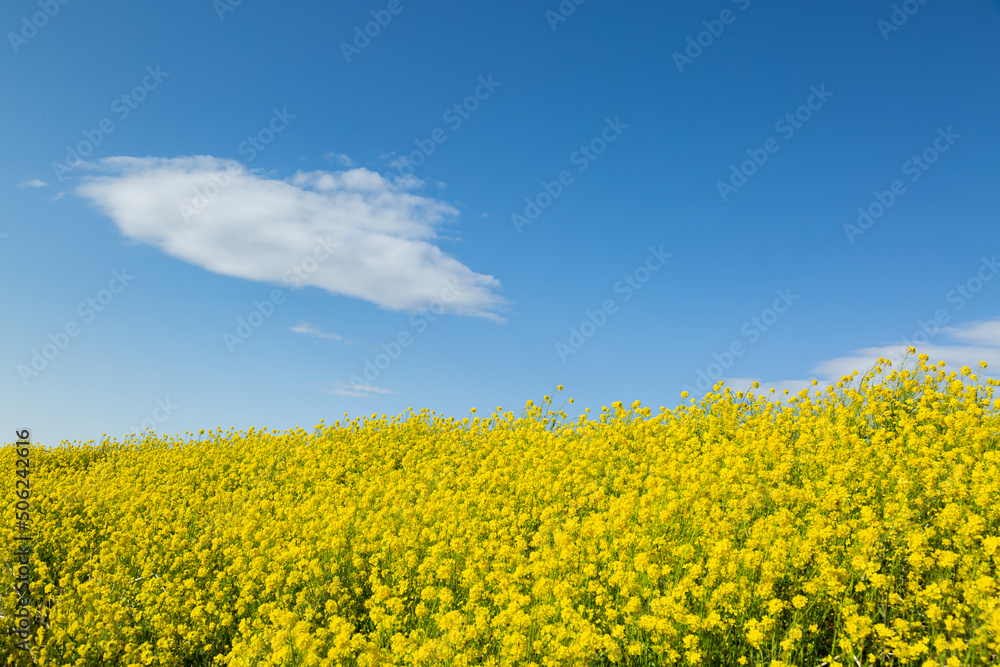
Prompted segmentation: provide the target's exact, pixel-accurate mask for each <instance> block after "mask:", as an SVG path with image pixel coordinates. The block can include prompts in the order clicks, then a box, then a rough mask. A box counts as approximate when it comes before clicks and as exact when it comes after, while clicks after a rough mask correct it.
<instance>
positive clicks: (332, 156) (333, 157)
mask: <svg viewBox="0 0 1000 667" xmlns="http://www.w3.org/2000/svg"><path fill="white" fill-rule="evenodd" d="M323 159H324V160H326V161H327V162H329V163H330V164H333V163H334V162H336V163H337V164H339V165H340V166H341V167H353V166H354V160H352V159H351V158H350V157H348V156H347V155H344V154H343V153H334V152H333V151H330V152H329V153H327V154H326V155H324V156H323Z"/></svg>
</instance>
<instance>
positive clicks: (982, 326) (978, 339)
mask: <svg viewBox="0 0 1000 667" xmlns="http://www.w3.org/2000/svg"><path fill="white" fill-rule="evenodd" d="M943 331H944V333H945V334H947V335H949V336H950V337H952V338H954V339H955V340H957V341H960V342H962V343H969V344H972V345H984V346H986V347H1000V319H996V320H986V321H979V322H969V323H968V324H965V325H963V326H960V327H947V328H945V329H944V330H943ZM984 361H985V360H984ZM987 363H989V362H987Z"/></svg>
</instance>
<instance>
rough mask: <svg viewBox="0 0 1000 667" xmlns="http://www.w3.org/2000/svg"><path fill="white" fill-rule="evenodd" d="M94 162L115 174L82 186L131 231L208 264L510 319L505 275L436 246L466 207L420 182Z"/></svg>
mask: <svg viewBox="0 0 1000 667" xmlns="http://www.w3.org/2000/svg"><path fill="white" fill-rule="evenodd" d="M88 166H89V167H90V168H91V169H96V170H97V171H98V172H103V173H104V174H106V175H99V176H94V177H92V178H90V179H89V180H88V181H87V182H85V183H84V184H82V185H80V186H79V187H78V188H77V189H76V192H77V194H79V195H81V196H83V197H86V198H87V199H90V200H91V201H93V202H94V203H95V204H96V205H97V206H98V207H100V208H101V209H102V210H103V211H104V212H105V213H106V214H107V215H108V216H109V217H110V218H111V219H112V220H113V221H114V222H115V224H116V225H117V226H118V229H119V230H120V231H121V232H122V234H124V235H125V236H126V237H128V238H130V239H133V240H137V241H140V242H143V243H146V244H148V245H152V246H156V247H158V248H160V249H161V250H163V252H165V253H167V254H168V255H171V256H172V257H176V258H178V259H182V260H184V261H186V262H189V263H191V264H194V265H196V266H200V267H202V268H205V269H207V270H209V271H213V272H215V273H219V274H222V275H226V276H234V277H238V278H246V279H250V280H258V281H262V282H272V283H274V282H278V281H281V282H283V283H285V284H287V285H289V286H295V287H297V286H300V285H311V286H314V287H320V288H322V289H325V290H327V291H329V292H331V293H334V294H341V295H345V296H352V297H356V298H359V299H365V300H368V301H371V302H373V303H376V304H378V305H379V306H381V307H383V308H386V309H389V310H405V311H409V312H415V311H418V310H420V309H422V308H426V307H429V306H430V305H431V303H434V302H436V303H439V304H441V305H440V306H438V308H439V309H440V308H443V309H444V310H445V311H447V312H452V313H456V314H459V315H469V316H479V317H487V318H490V319H493V320H495V321H500V322H502V321H504V320H503V318H501V317H499V316H498V315H497V314H496V313H495V311H496V310H498V309H500V308H502V307H503V306H504V305H505V303H506V301H505V299H503V298H502V297H500V296H498V295H497V294H496V293H495V292H494V290H496V289H498V288H499V287H500V281H499V280H497V279H496V278H494V277H493V276H489V275H483V274H479V273H475V272H473V271H472V270H471V269H469V268H468V267H467V266H465V265H464V264H462V263H461V262H459V261H458V260H457V259H455V258H453V257H450V256H449V255H447V254H445V253H444V252H442V251H441V249H440V248H438V247H437V246H436V245H434V243H433V241H435V240H436V239H437V238H439V237H438V234H437V228H438V227H439V226H440V225H441V224H442V223H443V222H445V221H446V220H448V219H450V218H453V217H454V216H456V215H458V211H457V210H456V209H455V208H454V207H453V206H451V205H449V204H447V203H445V202H442V201H439V200H436V199H432V198H429V197H421V196H418V195H415V194H413V193H411V192H409V191H408V189H410V188H412V187H413V186H414V185H415V184H418V183H419V181H416V183H414V181H413V179H410V180H403V179H397V180H388V179H386V178H384V177H383V176H381V175H380V174H378V173H376V172H373V171H369V170H367V169H363V168H358V169H351V170H348V171H335V172H324V171H313V172H297V173H296V174H294V175H293V176H291V177H290V178H287V179H277V178H271V177H267V176H265V175H262V174H260V173H257V172H252V171H249V170H247V169H245V168H244V167H243V166H242V165H240V164H239V163H237V162H235V161H233V160H223V159H219V158H215V157H212V156H189V157H178V158H150V157H147V158H131V157H112V158H105V159H103V160H101V161H100V162H98V163H97V164H96V165H88ZM220 183H221V184H224V185H223V186H222V187H220V186H219V185H218V184H220ZM198 193H201V194H198ZM199 197H200V198H199ZM182 206H185V207H188V208H187V209H186V210H185V211H186V214H187V215H185V211H182V208H181V207H182ZM317 260H318V261H317ZM296 271H298V273H297V274H296Z"/></svg>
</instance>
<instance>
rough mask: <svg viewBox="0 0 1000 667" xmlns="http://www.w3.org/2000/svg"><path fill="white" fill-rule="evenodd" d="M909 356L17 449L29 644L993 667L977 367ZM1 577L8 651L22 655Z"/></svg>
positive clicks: (993, 442) (1, 529) (989, 524)
mask: <svg viewBox="0 0 1000 667" xmlns="http://www.w3.org/2000/svg"><path fill="white" fill-rule="evenodd" d="M911 351H913V350H912V348H911ZM928 361H929V359H928V358H927V357H926V355H920V357H919V360H918V362H917V364H916V366H915V367H914V368H913V369H906V370H899V371H897V370H894V369H892V368H891V363H890V362H889V361H888V360H884V359H880V360H879V362H878V365H877V366H876V367H875V368H874V369H873V370H872V371H870V372H869V373H867V374H865V375H864V376H860V377H859V376H858V374H857V373H856V374H855V375H854V376H851V377H845V378H844V379H843V380H842V382H840V383H838V385H837V387H834V388H830V389H829V390H828V391H827V392H825V393H824V392H819V391H812V393H811V394H810V392H809V391H807V390H803V391H802V392H801V393H800V394H799V395H798V396H790V397H785V398H784V400H778V398H777V397H771V396H769V395H762V396H759V395H755V394H751V395H749V396H745V395H743V393H742V392H740V393H733V392H732V391H731V390H730V389H728V388H722V386H721V385H717V386H716V387H715V390H714V391H713V392H712V393H711V394H709V395H708V396H707V397H706V398H705V399H704V400H703V401H702V402H701V403H699V404H695V403H694V402H693V401H689V402H688V404H687V405H682V406H680V407H677V408H675V409H673V410H666V409H664V408H660V409H659V411H658V412H657V413H655V414H654V412H653V411H652V410H651V409H650V408H648V407H642V406H640V405H639V403H638V402H636V403H634V404H632V406H631V407H630V408H628V407H626V406H624V405H622V404H621V403H616V404H614V405H613V406H612V407H611V408H606V409H605V410H604V411H602V413H601V414H600V415H593V416H592V415H586V414H585V415H581V416H580V417H579V418H577V419H571V418H569V417H568V416H567V415H566V414H565V413H564V412H563V411H562V410H561V409H559V410H557V409H555V408H554V406H553V405H552V402H551V399H550V398H549V397H545V399H544V400H543V402H542V404H541V405H534V404H533V403H531V402H529V403H528V405H527V407H526V409H525V411H524V413H523V414H522V415H521V416H516V415H515V414H514V413H512V412H504V411H503V410H501V409H499V408H498V409H497V410H496V411H494V412H492V413H490V414H488V415H486V416H482V415H480V414H478V413H475V411H473V413H472V414H471V415H470V416H469V417H468V418H464V419H456V418H445V417H443V416H440V415H438V414H436V413H434V412H430V411H427V410H422V411H420V412H415V411H412V410H410V411H407V412H406V413H404V414H403V415H399V416H389V417H386V416H385V415H383V416H381V417H379V416H377V415H372V416H370V417H366V418H361V419H355V420H353V421H346V420H345V421H338V422H336V423H334V424H332V425H325V424H321V425H320V426H317V427H316V428H315V429H313V430H309V431H307V430H304V429H296V430H293V431H289V432H282V433H279V432H266V431H257V430H253V429H251V430H250V431H249V432H229V433H225V434H223V433H221V432H216V433H207V434H204V435H203V437H202V439H201V441H200V442H197V441H196V442H192V441H190V440H183V439H180V438H176V439H170V438H153V437H148V438H146V439H140V438H136V439H134V440H129V441H127V442H124V443H119V442H111V441H105V442H103V443H101V444H99V445H84V446H73V447H55V448H44V447H35V446H32V453H31V456H32V473H31V475H32V476H31V485H32V494H33V495H32V499H31V504H32V529H31V534H32V535H34V536H35V537H34V543H33V548H34V555H33V556H32V558H33V561H32V567H33V571H32V574H31V577H32V593H33V597H34V605H33V607H32V610H33V611H34V612H35V617H36V619H37V621H38V623H37V628H38V629H37V631H36V634H35V636H34V638H33V641H34V646H35V649H34V658H35V660H36V661H37V664H40V665H80V666H83V665H95V666H96V665H102V666H103V665H231V666H234V667H236V666H241V667H242V666H252V665H369V666H374V665H494V666H499V665H526V666H529V667H531V666H533V667H539V666H542V665H546V666H549V665H552V666H555V665H580V666H591V665H594V666H596V665H675V664H676V665H770V666H781V665H820V664H823V663H825V664H826V665H829V666H835V665H844V666H845V667H846V666H850V665H872V664H874V665H896V664H899V665H911V664H912V665H941V664H945V665H955V666H958V665H973V664H974V665H980V664H998V663H1000V658H998V654H1000V595H998V588H997V585H998V566H1000V399H997V400H994V399H993V387H994V386H995V385H996V384H997V383H996V382H995V381H988V382H983V381H981V380H980V379H979V378H977V376H976V375H975V373H974V372H973V370H972V369H969V368H967V367H966V368H962V369H961V371H960V372H954V371H950V369H949V371H946V370H944V369H943V368H941V366H942V365H943V364H933V365H929V364H928ZM981 366H982V367H985V364H981ZM685 398H686V397H685ZM14 458H15V454H14V451H13V447H11V446H5V447H3V448H2V452H0V466H2V469H3V470H4V471H5V473H4V478H5V479H7V480H8V481H7V482H5V484H7V485H8V488H9V489H10V491H5V495H6V496H7V497H8V498H12V497H13V496H12V494H11V491H12V490H13V488H14V485H13V481H12V480H13V470H14ZM10 505H12V502H10V501H8V506H10ZM4 512H5V513H4V516H5V519H4V521H3V522H2V525H0V541H2V542H3V543H4V544H5V545H12V544H14V541H13V536H14V535H15V527H14V524H13V511H12V510H11V511H7V509H5V510H4ZM7 551H8V553H9V552H10V551H11V549H8V550H7ZM7 562H8V563H9V562H10V556H8V561H7ZM5 571H6V573H7V574H6V575H5V577H6V579H5V583H4V586H3V597H2V602H3V610H0V613H3V614H4V616H5V617H4V618H3V619H0V625H2V626H3V632H2V633H0V654H2V655H3V656H4V658H5V660H4V662H5V664H8V665H27V664H32V662H31V657H30V656H29V655H28V654H27V653H25V652H24V651H21V650H18V649H16V648H15V647H14V641H15V638H14V637H11V636H9V630H10V629H12V628H13V627H14V626H13V623H12V622H11V621H12V619H11V617H10V613H11V610H12V609H14V607H15V602H16V597H15V594H14V592H13V589H12V584H11V580H12V578H11V570H10V565H8V566H7V568H6V570H5Z"/></svg>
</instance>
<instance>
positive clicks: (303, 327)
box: [291, 322, 344, 342]
mask: <svg viewBox="0 0 1000 667" xmlns="http://www.w3.org/2000/svg"><path fill="white" fill-rule="evenodd" d="M291 331H294V332H295V333H300V334H305V335H307V336H313V337H315V338H322V339H323V340H330V341H334V342H340V341H342V340H344V337H343V336H341V335H340V334H335V333H326V332H324V331H322V330H320V329H318V328H316V327H314V326H313V325H311V324H309V323H308V322H299V323H298V324H296V325H295V326H294V327H292V328H291Z"/></svg>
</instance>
